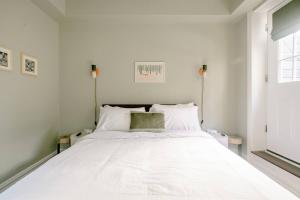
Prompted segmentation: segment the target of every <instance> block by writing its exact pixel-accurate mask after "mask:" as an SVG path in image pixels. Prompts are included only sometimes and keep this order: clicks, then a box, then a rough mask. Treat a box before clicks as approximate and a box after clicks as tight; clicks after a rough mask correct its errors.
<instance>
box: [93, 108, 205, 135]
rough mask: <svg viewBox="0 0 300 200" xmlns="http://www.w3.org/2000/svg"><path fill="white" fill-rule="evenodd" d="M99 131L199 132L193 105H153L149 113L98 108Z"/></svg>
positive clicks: (140, 109)
mask: <svg viewBox="0 0 300 200" xmlns="http://www.w3.org/2000/svg"><path fill="white" fill-rule="evenodd" d="M97 129H99V130H108V131H151V132H161V131H163V130H180V131H193V130H201V128H200V125H199V119H198V107H197V106H195V105H194V103H189V104H177V105H160V104H153V105H152V107H151V109H150V112H146V111H145V108H144V107H142V108H121V107H111V106H104V107H101V108H100V117H99V123H98V126H97Z"/></svg>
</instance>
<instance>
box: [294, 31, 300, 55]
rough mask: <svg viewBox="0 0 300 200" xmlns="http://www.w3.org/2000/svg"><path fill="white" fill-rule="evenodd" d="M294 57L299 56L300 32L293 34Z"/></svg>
mask: <svg viewBox="0 0 300 200" xmlns="http://www.w3.org/2000/svg"><path fill="white" fill-rule="evenodd" d="M295 55H296V56H300V31H298V32H297V33H295Z"/></svg>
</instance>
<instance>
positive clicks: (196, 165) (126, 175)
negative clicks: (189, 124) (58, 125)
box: [0, 132, 298, 200]
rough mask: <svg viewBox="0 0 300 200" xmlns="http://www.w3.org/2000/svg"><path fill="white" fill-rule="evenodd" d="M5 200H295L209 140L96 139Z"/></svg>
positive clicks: (175, 136) (182, 136)
mask: <svg viewBox="0 0 300 200" xmlns="http://www.w3.org/2000/svg"><path fill="white" fill-rule="evenodd" d="M0 199H1V200H12V199H14V200H49V199H51V200H146V199H147V200H158V199H159V200H164V199H167V200H179V199H180V200H201V199H209V200H212V199H214V200H229V199H230V200H246V199H247V200H261V199H272V200H277V199H278V200H294V199H295V200H296V199H298V198H296V197H295V196H294V195H293V194H291V193H290V192H288V191H287V190H285V189H284V188H282V187H281V186H279V185H278V184H277V183H275V182H274V181H272V180H271V179H270V178H268V177H267V176H265V175H264V174H262V173H261V172H259V171H258V170H256V169H255V168H254V167H252V166H251V165H250V164H248V163H247V162H246V161H244V160H242V159H241V158H239V157H238V156H237V155H235V154H233V153H232V152H230V151H229V150H228V149H226V148H225V147H223V146H222V145H220V144H219V143H217V141H215V140H214V139H213V138H212V137H210V136H208V135H207V134H206V133H203V132H198V133H192V132H188V133H187V132H185V133H180V132H167V133H125V132H95V133H93V134H91V135H89V136H86V137H85V138H84V139H83V140H82V141H80V142H79V143H77V144H76V145H74V146H73V147H71V148H69V149H68V150H66V151H64V152H62V153H61V154H59V155H57V156H55V157H54V158H52V159H50V160H49V161H48V162H47V163H45V164H44V165H42V166H41V167H39V168H38V169H37V170H35V171H34V172H32V173H31V174H30V175H28V176H27V177H25V178H23V179H22V180H20V181H19V182H17V183H16V184H15V185H13V186H12V187H10V188H9V189H8V190H6V191H5V192H3V193H2V194H0Z"/></svg>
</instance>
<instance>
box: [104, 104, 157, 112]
mask: <svg viewBox="0 0 300 200" xmlns="http://www.w3.org/2000/svg"><path fill="white" fill-rule="evenodd" d="M106 105H108V106H112V107H115V106H118V107H121V108H140V107H145V108H146V111H147V112H149V110H150V108H151V106H152V104H103V105H102V106H106Z"/></svg>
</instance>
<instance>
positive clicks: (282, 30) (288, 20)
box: [271, 0, 300, 41]
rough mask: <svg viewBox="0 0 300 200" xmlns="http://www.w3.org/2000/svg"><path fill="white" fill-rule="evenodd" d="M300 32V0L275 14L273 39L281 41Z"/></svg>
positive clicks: (294, 0) (295, 0)
mask: <svg viewBox="0 0 300 200" xmlns="http://www.w3.org/2000/svg"><path fill="white" fill-rule="evenodd" d="M298 30H300V0H293V1H291V2H290V3H288V4H287V5H285V6H284V7H282V8H280V9H279V10H278V11H276V12H274V13H273V30H272V33H271V35H272V39H273V40H274V41H276V40H279V39H281V38H283V37H285V36H287V35H290V34H292V33H295V32H297V31H298Z"/></svg>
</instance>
